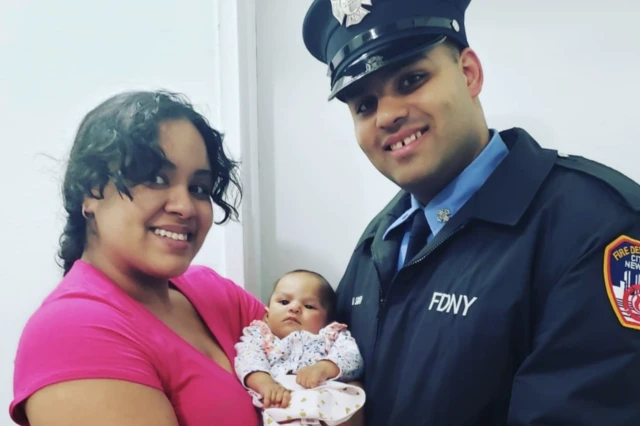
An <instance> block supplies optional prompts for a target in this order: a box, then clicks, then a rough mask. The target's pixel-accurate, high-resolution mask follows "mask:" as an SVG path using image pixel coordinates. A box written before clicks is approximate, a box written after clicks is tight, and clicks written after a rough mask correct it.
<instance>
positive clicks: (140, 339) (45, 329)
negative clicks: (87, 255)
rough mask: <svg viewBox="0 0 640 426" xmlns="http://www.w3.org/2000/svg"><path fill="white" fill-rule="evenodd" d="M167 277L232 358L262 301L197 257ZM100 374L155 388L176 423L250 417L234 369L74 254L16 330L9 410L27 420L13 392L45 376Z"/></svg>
mask: <svg viewBox="0 0 640 426" xmlns="http://www.w3.org/2000/svg"><path fill="white" fill-rule="evenodd" d="M172 283H173V284H174V285H175V287H176V288H178V289H179V290H180V292H182V294H184V295H185V297H187V298H188V299H189V301H190V302H191V303H192V304H193V306H194V308H195V309H196V311H198V313H199V314H200V316H201V317H202V319H203V320H204V322H205V323H206V325H207V327H208V328H209V330H211V333H212V334H213V335H214V336H215V337H216V338H217V340H218V342H219V343H220V345H221V346H222V349H223V350H224V352H225V353H226V355H227V357H228V358H229V361H230V362H231V365H234V358H235V356H236V352H235V349H234V344H235V343H237V342H238V340H239V339H240V336H241V335H242V329H243V327H245V326H248V325H249V324H250V323H251V321H253V320H256V319H261V318H262V317H263V315H264V312H265V309H264V305H263V304H262V303H261V302H260V301H259V300H258V299H256V298H255V297H253V296H252V295H251V294H250V293H248V292H247V291H245V290H244V289H242V288H241V287H239V286H238V285H236V284H235V283H233V282H231V281H229V280H227V279H225V278H223V277H221V276H220V275H218V274H217V273H215V272H214V271H212V270H211V269H209V268H206V267H202V266H192V267H191V268H190V269H189V270H188V271H187V272H186V273H185V274H184V275H182V276H181V277H179V278H176V279H173V280H172ZM101 378H104V379H120V380H127V381H130V382H134V383H139V384H142V385H146V386H150V387H152V388H155V389H159V390H161V391H162V392H164V394H165V395H166V396H167V398H168V399H169V401H170V402H171V404H172V405H173V408H174V411H175V413H176V416H177V418H178V421H179V423H180V425H181V426H211V425H228V426H233V425H238V426H240V425H242V426H257V425H259V424H260V420H259V416H258V413H257V412H256V409H255V408H254V406H253V404H252V402H251V397H250V395H249V393H248V392H247V390H246V389H245V388H244V387H243V386H242V385H241V384H240V382H239V381H238V379H237V377H236V375H235V373H230V372H228V371H226V370H225V369H223V368H222V367H220V366H219V365H218V364H217V363H215V362H214V361H212V360H211V359H209V358H208V357H206V356H205V355H204V354H202V353H201V352H199V351H198V350H197V349H195V348H194V347H193V346H191V345H190V344H189V343H187V342H186V341H185V340H184V339H182V338H181V337H180V336H178V335H177V334H176V333H175V332H173V331H172V330H171V329H170V328H169V327H167V326H166V325H165V324H164V323H163V322H162V321H160V320H159V319H157V318H156V317H155V316H154V315H153V314H152V313H151V312H150V311H149V310H147V309H146V308H145V307H144V306H142V305H141V304H139V303H138V302H136V301H135V300H134V299H132V298H131V297H130V296H128V295H127V294H126V293H125V292H124V291H123V290H122V289H120V288H119V287H117V286H116V285H115V284H113V282H111V281H110V280H109V279H108V278H107V277H106V276H105V275H103V274H102V273H101V272H100V271H99V270H97V269H96V268H94V267H93V266H91V265H89V264H88V263H85V262H83V261H76V262H75V264H74V266H73V268H72V269H71V271H69V273H68V274H67V275H66V276H65V277H64V278H63V280H62V281H61V283H60V284H59V285H58V286H57V288H56V289H55V290H54V291H53V292H52V293H51V294H50V295H49V296H48V297H47V298H46V300H45V301H44V302H43V304H42V305H41V306H40V308H39V309H38V310H37V311H36V312H35V313H34V314H33V315H32V317H31V318H30V319H29V321H28V323H27V325H26V327H25V329H24V331H23V334H22V337H21V339H20V343H19V346H18V352H17V355H16V359H15V373H14V400H13V401H12V402H11V405H10V414H11V417H12V419H13V420H14V421H15V422H16V423H18V424H20V425H28V422H27V420H26V418H25V414H24V404H23V402H24V401H25V400H26V399H27V398H28V397H29V396H31V395H32V394H33V393H34V392H36V391H37V390H39V389H41V388H43V387H45V386H48V385H51V384H54V383H58V382H63V381H68V380H77V379H101ZM140 409H141V410H153V407H140Z"/></svg>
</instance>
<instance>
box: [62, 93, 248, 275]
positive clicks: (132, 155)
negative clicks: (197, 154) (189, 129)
mask: <svg viewBox="0 0 640 426" xmlns="http://www.w3.org/2000/svg"><path fill="white" fill-rule="evenodd" d="M176 119H185V120H189V121H190V122H191V123H192V124H193V125H194V126H195V128H196V129H197V130H198V132H200V134H201V135H202V138H203V139H204V143H205V145H206V149H207V155H208V157H209V162H210V164H211V168H212V173H213V189H212V191H211V199H212V200H213V203H214V204H216V205H217V206H218V207H220V208H221V209H222V211H223V212H224V216H223V218H222V220H220V221H217V222H216V223H217V224H221V223H224V222H226V221H227V220H228V219H230V218H231V219H237V218H238V210H237V207H238V204H239V202H240V199H241V197H242V188H241V185H240V179H239V176H238V164H237V163H236V162H235V161H233V160H231V159H230V158H229V157H227V155H226V154H225V152H224V146H223V136H222V134H221V133H220V132H218V131H217V130H215V129H214V128H212V127H211V126H210V125H209V123H208V121H207V119H206V118H205V117H203V116H202V115H201V114H199V113H198V112H196V111H195V109H194V108H193V106H192V105H191V103H190V102H189V101H188V100H187V98H186V97H185V96H183V95H180V94H176V93H171V92H167V91H132V92H124V93H120V94H118V95H115V96H113V97H111V98H109V99H107V100H106V101H104V102H103V103H101V104H100V105H98V106H97V107H96V108H94V109H93V110H91V111H90V112H89V113H88V114H87V115H86V116H85V117H84V119H83V120H82V122H81V123H80V126H79V128H78V131H77V134H76V137H75V141H74V143H73V147H72V149H71V153H70V155H69V161H68V165H67V169H66V173H65V176H64V183H63V203H64V209H65V211H66V214H67V220H66V225H65V227H64V231H63V233H62V235H61V237H60V250H59V252H58V256H59V258H60V260H61V261H62V265H61V266H62V268H63V269H64V274H65V275H66V274H67V272H69V270H70V269H71V267H72V266H73V264H74V262H75V261H76V260H78V259H79V258H80V257H81V256H82V253H83V252H84V249H85V245H86V239H87V235H86V220H85V218H84V217H83V215H82V204H83V201H84V199H85V197H87V196H89V197H93V198H98V199H100V198H102V197H103V191H104V188H105V186H106V185H107V184H108V183H109V181H112V182H113V183H114V185H115V187H116V189H117V190H118V192H120V193H121V194H124V195H126V196H127V197H129V198H131V199H132V195H131V193H130V192H129V188H131V187H132V186H135V185H137V184H140V183H142V182H147V181H150V180H151V178H152V177H153V176H155V174H156V173H157V172H158V171H159V170H160V168H161V167H162V165H163V164H165V161H166V157H165V153H164V151H163V150H162V148H161V147H160V145H159V141H158V132H159V125H160V123H162V122H163V121H167V120H176ZM230 185H231V186H233V187H235V189H236V191H235V194H232V192H233V191H230V189H232V188H229V186H230Z"/></svg>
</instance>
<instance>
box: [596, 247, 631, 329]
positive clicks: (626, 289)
mask: <svg viewBox="0 0 640 426" xmlns="http://www.w3.org/2000/svg"><path fill="white" fill-rule="evenodd" d="M604 282H605V286H606V287H607V294H608V295H609V302H611V307H613V311H614V312H615V314H616V316H617V317H618V320H619V321H620V324H622V325H623V326H625V327H628V328H635V329H636V330H640V241H638V240H634V239H633V238H630V237H627V236H626V235H621V236H619V237H618V238H616V239H615V240H614V241H613V242H612V243H611V244H609V245H608V246H607V248H606V249H605V251H604Z"/></svg>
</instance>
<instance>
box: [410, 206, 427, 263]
mask: <svg viewBox="0 0 640 426" xmlns="http://www.w3.org/2000/svg"><path fill="white" fill-rule="evenodd" d="M429 234H431V228H429V223H428V222H427V218H426V217H425V215H424V210H422V209H419V210H418V211H417V212H415V213H414V215H413V222H412V224H411V233H410V234H409V246H408V247H407V254H406V256H405V257H404V264H405V265H406V264H408V263H409V262H411V260H413V258H414V257H415V255H416V254H418V252H419V251H420V250H422V248H423V247H424V246H425V245H426V244H427V238H428V237H429Z"/></svg>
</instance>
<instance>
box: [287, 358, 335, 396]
mask: <svg viewBox="0 0 640 426" xmlns="http://www.w3.org/2000/svg"><path fill="white" fill-rule="evenodd" d="M338 374H340V369H339V368H338V366H337V365H335V364H334V363H333V362H331V361H326V360H323V361H319V362H317V363H315V364H313V365H310V366H308V367H302V368H301V369H300V370H298V373H297V374H296V383H298V384H299V385H300V386H303V387H305V388H307V389H311V388H315V387H316V386H318V384H319V383H321V382H324V381H325V380H327V379H332V378H334V377H336V376H337V375H338Z"/></svg>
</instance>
